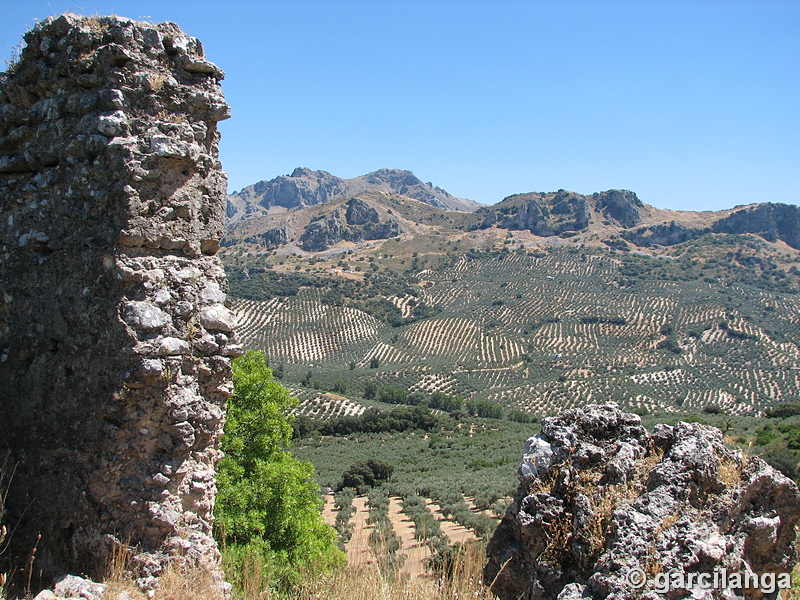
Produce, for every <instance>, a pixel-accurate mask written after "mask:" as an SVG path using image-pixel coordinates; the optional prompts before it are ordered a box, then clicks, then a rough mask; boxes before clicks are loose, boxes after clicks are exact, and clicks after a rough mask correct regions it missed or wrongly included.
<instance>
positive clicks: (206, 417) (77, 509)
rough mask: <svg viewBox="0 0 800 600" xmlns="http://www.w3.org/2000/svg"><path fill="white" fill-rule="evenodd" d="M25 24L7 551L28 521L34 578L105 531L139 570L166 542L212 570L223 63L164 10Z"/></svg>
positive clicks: (6, 160)
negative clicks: (161, 18) (145, 17)
mask: <svg viewBox="0 0 800 600" xmlns="http://www.w3.org/2000/svg"><path fill="white" fill-rule="evenodd" d="M25 41H26V42H27V47H26V48H25V49H24V50H23V52H22V55H21V58H20V60H19V62H18V63H17V64H15V65H13V66H12V67H11V69H10V70H9V71H8V72H6V73H3V74H2V75H0V156H2V158H0V202H1V205H0V206H1V209H2V220H0V244H2V254H1V255H0V289H1V291H2V294H0V302H1V303H2V304H0V381H2V382H3V384H2V386H1V388H2V390H1V391H0V423H2V435H1V436H0V451H2V450H3V449H7V450H8V451H10V453H11V459H10V463H9V464H10V465H13V467H12V469H10V470H9V473H13V477H11V479H10V481H8V482H6V484H7V485H9V487H8V497H7V503H6V505H5V510H6V515H5V517H6V520H7V522H8V523H9V525H10V527H9V530H10V531H11V534H10V535H9V539H8V540H7V542H8V543H9V547H8V548H7V549H6V551H5V552H4V553H3V556H2V558H3V559H5V560H7V561H9V563H15V564H16V565H17V566H19V565H22V564H26V561H27V557H28V556H30V553H31V549H32V548H34V547H36V546H37V536H38V535H41V539H40V540H39V541H38V548H37V552H36V564H35V568H34V570H35V572H36V574H37V576H36V577H35V578H34V583H35V584H36V583H41V584H42V585H47V584H48V583H49V582H50V581H51V580H52V578H53V577H54V576H58V575H62V574H64V573H86V574H87V575H89V576H91V577H100V576H102V575H103V571H104V570H105V568H106V566H107V559H108V557H109V554H110V552H111V551H112V550H113V549H114V547H115V546H119V545H123V546H125V547H127V548H129V552H130V555H131V556H130V558H131V563H130V564H131V567H132V569H133V570H134V571H135V572H136V574H137V576H138V577H139V578H140V579H139V581H140V583H141V584H142V585H143V586H147V585H150V584H152V583H153V578H154V577H155V576H157V575H158V574H159V573H160V572H161V571H162V570H163V569H164V567H165V565H166V564H168V563H169V562H170V561H175V560H185V561H189V562H191V563H194V564H196V565H199V566H201V567H203V568H206V569H208V570H209V571H210V572H211V573H214V574H216V576H217V577H219V553H218V551H217V548H216V544H215V542H214V540H213V539H212V537H211V527H212V521H213V517H212V509H213V505H214V496H215V494H216V490H215V483H214V482H215V463H216V462H217V460H218V459H219V457H220V452H219V449H218V440H219V437H220V435H221V433H222V426H223V421H224V414H225V404H226V400H227V398H228V397H229V395H230V393H231V369H230V360H231V357H233V356H236V355H237V354H239V353H240V352H241V348H240V347H239V346H238V345H237V343H236V339H235V335H234V333H233V328H234V326H235V319H234V317H233V314H232V313H231V312H230V311H229V310H228V309H227V308H225V306H224V305H223V303H224V301H225V295H226V289H227V282H226V280H225V273H224V270H223V268H222V265H221V263H220V261H219V259H218V258H217V257H216V256H214V255H215V253H216V252H217V250H218V248H219V240H220V237H221V236H222V233H223V227H224V215H225V198H226V194H225V188H226V177H225V174H224V173H223V172H222V171H221V165H220V163H219V160H218V158H217V156H218V150H217V144H218V141H219V133H218V130H217V125H216V124H217V121H220V120H222V119H225V118H227V117H228V116H229V109H228V106H227V104H226V103H225V101H224V97H223V94H222V92H221V89H220V86H219V83H218V82H219V80H220V79H221V78H222V76H223V74H222V72H221V71H220V70H219V69H218V68H217V67H216V66H215V65H213V64H212V63H210V62H208V61H207V60H206V59H205V58H204V54H203V47H202V45H201V44H200V42H199V41H198V40H197V39H195V38H193V37H189V36H186V35H184V34H183V33H182V32H181V30H180V29H179V28H178V26H177V25H175V24H173V23H162V24H160V25H151V24H147V23H140V22H136V21H131V20H128V19H124V18H117V17H79V16H76V15H63V16H60V17H57V18H50V19H47V20H45V21H43V22H42V23H40V24H39V25H37V26H36V27H35V28H34V29H33V31H31V32H29V33H28V34H26V36H25ZM0 453H2V452H0ZM3 571H4V569H3V568H2V565H0V572H3ZM40 573H41V577H39V576H38V575H39V574H40Z"/></svg>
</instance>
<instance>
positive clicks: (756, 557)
mask: <svg viewBox="0 0 800 600" xmlns="http://www.w3.org/2000/svg"><path fill="white" fill-rule="evenodd" d="M519 477H520V485H519V488H518V490H517V492H516V494H515V496H514V501H513V503H512V504H511V506H510V507H509V509H508V511H507V512H506V515H505V517H504V518H503V521H502V522H501V524H500V525H499V527H498V528H497V530H496V532H495V534H494V536H493V538H492V540H491V541H490V543H489V546H488V549H487V553H488V564H487V565H486V567H485V570H484V580H485V581H486V582H487V583H488V584H489V585H491V588H492V590H493V591H494V592H495V593H496V594H497V595H498V596H499V597H500V598H501V600H512V599H513V600H518V599H525V600H534V599H536V600H538V599H556V598H558V599H561V600H566V599H567V598H569V599H578V598H586V599H589V598H592V599H599V598H615V599H619V600H625V599H634V598H662V597H663V598H674V597H686V596H687V594H690V593H691V594H694V595H693V596H692V597H694V598H707V599H711V598H731V599H732V598H734V597H737V596H736V595H734V594H737V595H738V597H741V595H742V594H744V597H746V598H761V597H762V594H761V592H760V591H759V590H744V591H743V590H741V589H722V588H723V586H717V589H709V590H703V589H699V587H698V586H697V585H693V584H687V586H686V587H684V588H681V587H680V585H679V584H678V585H676V586H672V590H671V591H670V592H669V593H666V592H664V593H663V594H662V593H660V590H662V589H664V587H663V586H662V585H661V584H663V580H662V579H660V578H659V575H661V577H662V578H663V576H665V575H666V574H668V573H675V574H684V575H688V574H690V573H692V574H695V575H696V573H713V571H714V570H715V569H716V570H718V571H719V572H721V570H722V569H725V571H726V573H727V574H728V575H731V576H732V575H733V574H734V573H745V572H747V571H749V570H752V571H753V572H754V573H756V574H758V575H759V576H760V575H761V574H763V573H788V572H790V571H791V570H792V567H793V566H794V564H795V562H796V557H795V549H794V540H795V526H796V524H797V522H798V519H800V492H798V489H797V485H795V483H794V482H792V481H791V480H789V479H788V478H786V477H785V476H783V475H781V474H780V473H778V472H777V471H775V470H774V469H773V468H772V467H770V466H769V465H767V464H766V463H765V462H764V461H762V460H761V459H759V458H755V457H744V456H743V455H742V453H741V452H740V451H738V450H733V449H731V448H729V447H727V446H725V444H724V443H723V439H722V434H721V432H720V431H719V430H717V429H714V428H712V427H708V426H704V425H699V424H692V423H678V424H676V425H674V426H669V425H658V426H656V427H655V429H654V431H653V433H652V435H650V434H648V432H647V431H646V430H645V429H644V427H642V425H641V421H640V419H639V417H638V416H636V415H633V414H626V413H623V412H621V411H620V410H619V409H618V408H617V407H616V405H613V404H609V405H603V406H597V405H589V406H586V407H584V408H581V409H574V410H569V411H566V412H564V413H562V414H561V415H560V416H558V417H549V418H547V419H544V421H543V424H542V432H541V433H540V434H538V435H536V436H534V437H532V438H530V439H529V440H528V441H527V443H526V445H525V450H524V456H523V460H522V463H521V465H520V468H519ZM640 575H641V578H638V577H639V576H640ZM684 581H685V582H689V581H690V579H689V578H688V577H684ZM695 581H697V578H696V577H695ZM639 582H642V585H641V586H640V587H637V586H636V585H634V584H638V583H639ZM728 582H729V583H731V582H733V578H732V577H731V578H729V579H728ZM775 595H776V593H772V594H767V595H765V597H772V598H774V597H775Z"/></svg>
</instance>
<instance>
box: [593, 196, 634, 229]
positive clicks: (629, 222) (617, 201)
mask: <svg viewBox="0 0 800 600" xmlns="http://www.w3.org/2000/svg"><path fill="white" fill-rule="evenodd" d="M592 198H593V199H594V201H595V206H596V207H597V210H599V211H602V213H603V215H604V216H605V217H606V218H610V219H614V220H615V221H616V222H617V223H619V224H620V225H622V226H623V227H633V226H634V225H636V224H637V223H638V222H639V221H641V220H642V215H641V213H640V212H639V209H640V208H644V203H643V202H642V201H641V200H639V198H638V197H637V196H636V194H635V193H633V192H631V191H628V190H608V191H607V192H595V193H594V194H592Z"/></svg>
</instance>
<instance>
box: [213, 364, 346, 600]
mask: <svg viewBox="0 0 800 600" xmlns="http://www.w3.org/2000/svg"><path fill="white" fill-rule="evenodd" d="M233 383H234V393H233V395H232V396H231V398H230V400H229V402H228V414H227V421H226V423H225V435H224V436H223V438H222V449H223V451H224V452H225V458H223V459H222V461H220V463H219V467H218V475H217V487H218V490H219V491H218V495H217V502H216V510H215V515H216V522H215V534H216V537H217V539H218V540H219V541H220V545H221V547H222V548H223V554H224V560H225V563H226V565H227V566H226V567H225V569H226V573H227V574H228V577H229V578H230V579H231V581H232V582H233V583H234V585H237V584H241V583H242V582H241V581H239V578H240V576H241V574H242V573H243V571H242V569H244V568H248V565H249V566H252V565H253V564H255V563H258V564H260V565H262V567H263V568H265V569H266V570H267V571H268V572H269V575H270V579H271V581H272V582H273V585H275V586H277V587H281V588H288V587H290V586H291V585H293V584H295V583H297V580H298V577H299V574H300V573H301V572H305V571H308V570H309V569H322V570H326V569H329V568H332V567H333V566H335V565H338V564H342V563H343V562H344V555H343V554H342V552H341V551H340V550H339V549H338V548H337V547H336V533H335V532H334V530H333V528H331V527H330V526H328V525H327V524H325V523H324V522H323V520H322V516H321V514H320V511H319V509H320V505H321V501H320V497H319V487H318V486H317V485H316V484H315V483H314V481H313V480H312V476H313V475H314V468H313V467H312V466H311V464H310V463H306V462H302V461H299V460H297V459H296V458H295V457H294V456H293V455H292V453H291V452H289V446H290V441H291V437H292V432H293V430H292V421H291V418H290V417H287V416H286V412H287V411H288V410H289V409H290V408H291V407H293V406H294V405H295V404H296V400H294V399H293V398H291V396H290V395H289V391H288V390H287V389H286V388H284V387H283V386H281V385H280V384H278V383H276V382H275V381H274V380H273V379H272V373H271V372H270V370H269V368H268V367H267V361H266V358H265V357H264V354H263V353H261V352H255V351H252V350H251V351H248V352H247V353H246V354H245V355H244V356H242V357H241V358H238V359H236V360H235V361H234V363H233Z"/></svg>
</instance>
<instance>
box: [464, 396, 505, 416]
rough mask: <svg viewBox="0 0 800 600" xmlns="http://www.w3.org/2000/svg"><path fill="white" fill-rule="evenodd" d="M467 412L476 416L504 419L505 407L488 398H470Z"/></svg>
mask: <svg viewBox="0 0 800 600" xmlns="http://www.w3.org/2000/svg"><path fill="white" fill-rule="evenodd" d="M466 407H467V412H468V413H469V414H470V415H472V416H475V417H483V418H485V419H502V418H503V407H502V406H500V405H499V404H495V403H494V402H489V401H488V400H468V401H467V404H466Z"/></svg>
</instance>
